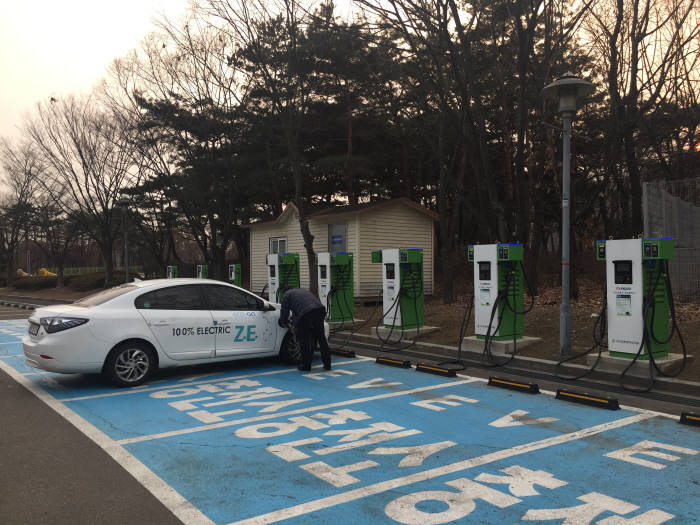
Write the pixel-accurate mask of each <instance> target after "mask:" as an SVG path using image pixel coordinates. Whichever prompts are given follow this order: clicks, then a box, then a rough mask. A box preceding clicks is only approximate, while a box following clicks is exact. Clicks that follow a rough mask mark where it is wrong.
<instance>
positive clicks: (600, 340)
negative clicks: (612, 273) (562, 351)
mask: <svg viewBox="0 0 700 525" xmlns="http://www.w3.org/2000/svg"><path fill="white" fill-rule="evenodd" d="M607 308H608V297H607V292H606V291H605V290H604V292H603V307H602V308H601V310H600V312H599V313H598V318H597V319H596V320H595V323H593V346H591V347H590V348H589V349H588V350H586V351H585V352H579V353H577V354H574V355H572V356H569V357H565V358H564V359H562V360H561V361H559V362H558V363H557V364H556V365H554V376H555V377H556V378H557V379H562V380H564V381H575V380H576V379H581V378H584V377H586V376H587V375H588V374H590V373H592V372H593V371H594V370H595V369H596V367H597V366H598V363H599V362H600V358H601V356H602V354H603V348H605V343H604V337H605V331H606V328H607ZM596 348H597V349H598V357H597V358H596V360H595V363H593V366H591V367H590V368H589V369H588V370H586V371H585V372H583V373H581V374H579V375H577V376H563V375H561V374H559V372H558V369H559V367H560V366H562V365H564V364H566V363H568V362H570V361H574V360H576V359H578V358H579V357H583V356H585V355H588V354H590V353H591V352H592V351H593V350H595V349H596Z"/></svg>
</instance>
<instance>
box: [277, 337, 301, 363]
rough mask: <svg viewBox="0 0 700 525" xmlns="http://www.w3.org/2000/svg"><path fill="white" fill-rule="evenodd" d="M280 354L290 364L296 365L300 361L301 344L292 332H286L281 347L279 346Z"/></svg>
mask: <svg viewBox="0 0 700 525" xmlns="http://www.w3.org/2000/svg"><path fill="white" fill-rule="evenodd" d="M280 356H281V357H282V359H283V360H285V361H286V362H287V363H290V364H292V365H298V364H299V363H301V345H300V344H299V340H298V339H297V336H296V335H294V334H293V333H292V332H287V334H286V335H285V336H284V340H283V341H282V348H280Z"/></svg>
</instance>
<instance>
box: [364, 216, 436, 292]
mask: <svg viewBox="0 0 700 525" xmlns="http://www.w3.org/2000/svg"><path fill="white" fill-rule="evenodd" d="M358 218H359V220H360V241H361V250H362V251H361V254H362V256H361V257H360V259H361V261H360V263H359V264H357V266H358V269H359V272H360V276H359V280H358V281H357V282H359V283H360V286H359V287H357V291H356V292H355V293H356V295H359V296H363V297H367V296H376V295H379V294H381V291H382V269H381V265H380V264H376V263H372V259H371V254H372V252H373V251H374V250H381V249H385V248H422V249H423V281H424V286H425V290H424V292H425V293H426V294H428V295H432V293H433V283H434V275H435V272H434V243H435V236H434V231H435V226H434V222H433V220H432V219H431V218H430V217H428V216H427V215H425V214H423V213H421V212H419V211H418V210H414V209H412V208H410V207H408V206H404V205H401V204H396V205H390V206H383V207H380V208H378V209H376V210H372V211H368V212H366V213H361V214H358Z"/></svg>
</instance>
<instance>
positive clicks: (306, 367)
mask: <svg viewBox="0 0 700 525" xmlns="http://www.w3.org/2000/svg"><path fill="white" fill-rule="evenodd" d="M297 368H298V369H299V370H301V371H302V372H311V367H310V366H304V365H299V366H297Z"/></svg>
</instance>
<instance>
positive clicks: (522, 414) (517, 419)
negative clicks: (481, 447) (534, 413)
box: [489, 410, 559, 428]
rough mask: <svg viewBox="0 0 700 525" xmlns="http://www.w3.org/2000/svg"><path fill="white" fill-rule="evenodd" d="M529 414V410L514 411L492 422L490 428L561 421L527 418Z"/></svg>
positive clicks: (549, 418) (547, 418)
mask: <svg viewBox="0 0 700 525" xmlns="http://www.w3.org/2000/svg"><path fill="white" fill-rule="evenodd" d="M528 414H529V412H528V411H527V410H513V412H511V413H510V414H507V415H505V416H503V417H501V418H498V419H497V420H495V421H491V423H489V426H491V427H496V428H505V427H517V426H520V425H538V424H540V423H551V422H553V421H559V419H558V418H556V417H526V416H527V415H528Z"/></svg>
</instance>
